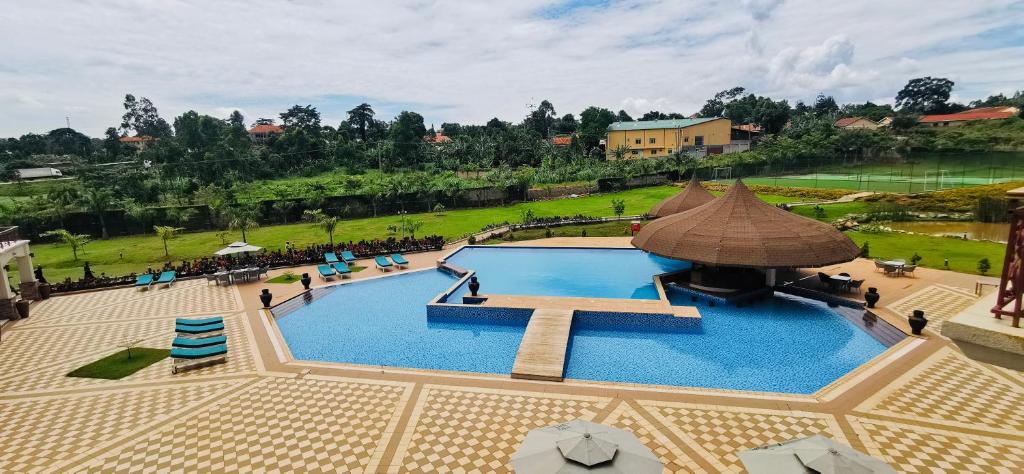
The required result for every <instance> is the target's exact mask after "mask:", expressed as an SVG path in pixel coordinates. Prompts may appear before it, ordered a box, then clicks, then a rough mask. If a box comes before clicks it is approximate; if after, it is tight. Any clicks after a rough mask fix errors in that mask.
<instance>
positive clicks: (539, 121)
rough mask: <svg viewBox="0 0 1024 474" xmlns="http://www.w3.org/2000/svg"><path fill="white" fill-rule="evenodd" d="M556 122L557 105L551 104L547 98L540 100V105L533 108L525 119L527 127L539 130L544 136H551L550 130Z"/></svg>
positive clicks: (524, 122)
mask: <svg viewBox="0 0 1024 474" xmlns="http://www.w3.org/2000/svg"><path fill="white" fill-rule="evenodd" d="M554 124H555V106H554V105H551V102H548V101H547V100H542V101H540V105H538V106H537V108H536V109H533V110H532V111H531V112H530V115H527V116H526V119H525V120H523V125H524V126H526V128H528V129H530V130H533V131H535V132H537V133H538V134H540V136H541V137H543V138H548V137H549V136H550V131H551V128H552V127H553V126H554Z"/></svg>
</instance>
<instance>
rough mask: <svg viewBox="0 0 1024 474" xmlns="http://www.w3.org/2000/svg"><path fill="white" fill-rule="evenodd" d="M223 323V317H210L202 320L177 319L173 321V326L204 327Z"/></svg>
mask: <svg viewBox="0 0 1024 474" xmlns="http://www.w3.org/2000/svg"><path fill="white" fill-rule="evenodd" d="M223 322H224V317H223V316H212V317H209V318H202V319H186V318H177V319H175V320H174V324H176V325H178V326H206V325H207V324H217V323H223Z"/></svg>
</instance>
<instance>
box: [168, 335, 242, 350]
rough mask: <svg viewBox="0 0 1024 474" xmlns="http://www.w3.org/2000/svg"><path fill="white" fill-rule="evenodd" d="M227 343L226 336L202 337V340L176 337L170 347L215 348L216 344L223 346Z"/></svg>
mask: <svg viewBox="0 0 1024 474" xmlns="http://www.w3.org/2000/svg"><path fill="white" fill-rule="evenodd" d="M226 342H228V337H227V336H214V337H204V338H202V339H189V338H187V337H176V338H174V342H172V343H171V346H172V347H185V348H193V349H194V348H197V347H206V346H216V345H218V344H224V343H226Z"/></svg>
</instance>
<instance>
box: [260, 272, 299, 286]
mask: <svg viewBox="0 0 1024 474" xmlns="http://www.w3.org/2000/svg"><path fill="white" fill-rule="evenodd" d="M301 279H302V277H301V276H299V275H296V274H294V273H285V274H284V275H278V276H276V277H274V278H271V279H269V280H267V283H280V284H284V285H287V284H291V283H295V282H297V281H299V280H301Z"/></svg>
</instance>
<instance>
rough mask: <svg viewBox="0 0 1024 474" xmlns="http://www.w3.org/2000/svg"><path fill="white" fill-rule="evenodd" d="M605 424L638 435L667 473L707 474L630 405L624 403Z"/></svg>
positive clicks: (605, 420) (609, 416)
mask: <svg viewBox="0 0 1024 474" xmlns="http://www.w3.org/2000/svg"><path fill="white" fill-rule="evenodd" d="M602 423H603V424H606V425H609V426H614V427H616V428H620V429H623V430H626V431H629V432H630V433H633V434H634V435H636V437H637V439H639V440H640V442H642V443H644V444H645V445H646V446H647V447H648V448H650V449H651V452H653V453H654V454H655V455H656V456H658V459H659V460H661V462H662V463H663V464H665V472H666V473H669V472H676V473H703V472H707V471H705V470H704V469H703V468H701V467H700V465H699V464H697V463H696V462H694V461H693V460H692V459H690V458H689V457H688V456H686V455H685V454H684V453H683V452H682V451H681V450H680V449H679V448H678V447H677V446H675V444H674V443H672V441H670V440H669V439H668V438H666V437H665V435H664V434H662V433H661V432H660V431H658V430H657V428H655V427H654V425H652V424H651V423H650V422H649V421H647V420H646V419H644V417H642V416H640V414H639V413H637V412H636V411H635V410H634V409H633V408H632V407H630V406H629V404H628V403H622V404H620V405H619V406H618V407H616V408H615V411H613V412H612V413H611V415H608V418H606V419H604V420H603V421H602Z"/></svg>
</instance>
